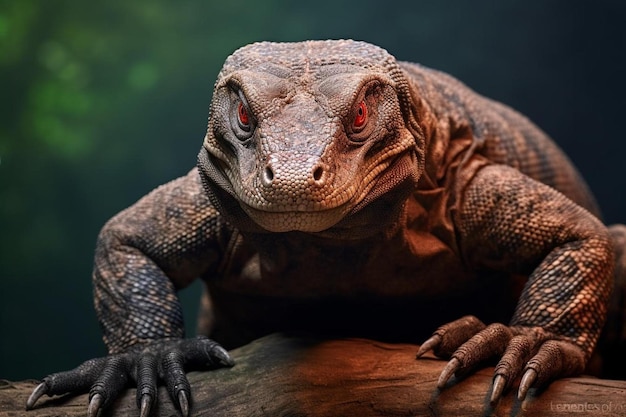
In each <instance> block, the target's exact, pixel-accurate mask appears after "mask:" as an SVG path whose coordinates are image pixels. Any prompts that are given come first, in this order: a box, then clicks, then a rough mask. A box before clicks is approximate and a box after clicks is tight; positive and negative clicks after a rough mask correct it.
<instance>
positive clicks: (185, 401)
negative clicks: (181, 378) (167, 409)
mask: <svg viewBox="0 0 626 417" xmlns="http://www.w3.org/2000/svg"><path fill="white" fill-rule="evenodd" d="M178 405H179V406H180V412H181V414H182V415H183V417H187V416H189V398H188V397H187V393H186V392H185V391H184V390H181V391H180V392H179V393H178Z"/></svg>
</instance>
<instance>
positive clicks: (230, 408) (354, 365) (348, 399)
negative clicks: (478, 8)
mask: <svg viewBox="0 0 626 417" xmlns="http://www.w3.org/2000/svg"><path fill="white" fill-rule="evenodd" d="M416 351H417V346H416V345H410V344H387V343H380V342H375V341H372V340H364V339H342V340H319V339H308V338H302V337H290V336H286V335H281V334H274V335H271V336H267V337H264V338H262V339H259V340H257V341H255V342H253V343H251V344H249V345H246V346H244V347H241V348H239V349H236V350H234V351H232V355H233V357H234V359H235V360H236V361H237V364H236V365H235V367H233V368H231V369H220V370H216V371H210V372H192V373H190V374H189V375H188V376H189V381H190V383H191V387H192V390H193V394H192V395H193V402H192V409H191V414H192V415H194V416H195V415H207V416H216V417H217V416H459V415H463V416H485V415H495V416H511V415H519V416H559V417H564V416H566V415H569V414H572V413H576V414H579V415H598V416H626V381H614V380H601V379H595V378H588V377H580V378H568V379H563V380H560V381H556V382H554V383H552V384H551V385H550V386H549V387H548V388H547V389H546V390H545V391H544V392H542V393H540V395H537V394H539V393H536V392H531V394H532V396H531V398H529V399H527V400H526V401H525V402H524V403H520V402H518V401H516V400H515V398H514V392H509V393H508V394H507V395H506V397H505V398H503V399H502V400H501V401H500V403H499V404H497V405H496V406H495V407H491V406H490V405H489V400H488V398H489V397H488V396H489V391H490V386H491V379H492V372H493V368H490V367H489V368H485V369H483V370H480V371H478V372H477V373H475V374H473V375H471V376H469V377H467V378H465V379H463V380H458V379H453V380H452V381H451V382H450V383H449V384H448V386H447V388H446V389H444V390H443V391H438V390H437V388H436V381H437V378H438V376H439V373H440V372H441V370H442V368H443V366H444V365H445V362H444V361H441V360H439V359H436V358H434V357H433V356H427V357H425V358H422V359H420V360H415V352H416ZM35 386H36V381H22V382H8V381H1V382H0V417H9V416H11V417H12V416H26V417H44V416H46V417H50V416H86V415H87V404H88V396H87V394H85V395H81V396H77V397H57V398H52V399H48V398H47V397H46V398H42V399H41V400H40V402H39V403H38V404H37V407H36V408H35V409H34V410H32V411H28V412H27V411H24V404H25V403H26V399H27V398H28V396H29V395H30V393H31V392H32V390H33V389H34V387H35ZM101 415H102V416H116V417H122V416H124V417H125V416H133V417H136V416H138V415H139V411H138V409H137V405H136V401H135V390H134V389H129V390H127V392H126V393H125V394H124V395H122V396H121V397H120V398H119V399H118V400H117V401H116V402H115V403H114V405H113V407H112V409H110V410H105V412H104V413H102V414H101ZM152 415H153V416H176V415H179V412H178V410H177V409H176V408H175V407H174V406H173V405H172V402H171V400H170V399H169V398H168V395H167V392H166V391H165V389H164V388H163V387H161V388H160V390H159V405H158V407H157V408H156V409H155V410H154V411H153V413H152Z"/></svg>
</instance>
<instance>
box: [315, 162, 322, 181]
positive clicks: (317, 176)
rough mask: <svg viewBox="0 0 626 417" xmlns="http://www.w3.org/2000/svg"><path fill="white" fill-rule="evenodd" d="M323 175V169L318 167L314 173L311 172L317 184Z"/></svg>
mask: <svg viewBox="0 0 626 417" xmlns="http://www.w3.org/2000/svg"><path fill="white" fill-rule="evenodd" d="M323 175H324V168H322V167H320V166H318V167H317V168H315V171H313V179H314V180H315V182H319V181H320V180H321V179H322V176H323Z"/></svg>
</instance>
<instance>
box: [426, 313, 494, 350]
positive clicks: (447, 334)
mask: <svg viewBox="0 0 626 417" xmlns="http://www.w3.org/2000/svg"><path fill="white" fill-rule="evenodd" d="M484 328H485V325H484V324H483V322H481V321H480V320H478V319H477V318H476V317H474V316H465V317H462V318H460V319H458V320H455V321H453V322H450V323H447V324H444V325H443V326H441V327H439V328H438V329H437V330H436V331H435V333H433V335H432V336H431V337H430V338H429V339H428V340H427V341H426V342H424V343H423V344H422V346H421V347H420V349H419V350H418V352H417V357H418V358H419V357H420V356H422V355H423V354H424V353H426V352H428V351H429V350H431V349H432V351H433V353H434V354H435V355H436V356H438V357H440V358H449V357H451V355H452V353H454V352H455V351H456V350H457V349H458V348H459V347H460V346H461V345H462V344H463V343H465V342H467V341H468V340H469V339H470V338H471V337H472V336H474V335H475V334H476V333H478V332H480V331H481V330H483V329H484Z"/></svg>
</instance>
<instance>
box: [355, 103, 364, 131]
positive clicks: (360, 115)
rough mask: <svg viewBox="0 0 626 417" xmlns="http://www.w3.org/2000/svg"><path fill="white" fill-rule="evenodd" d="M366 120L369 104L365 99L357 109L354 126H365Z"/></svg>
mask: <svg viewBox="0 0 626 417" xmlns="http://www.w3.org/2000/svg"><path fill="white" fill-rule="evenodd" d="M366 122H367V104H365V101H362V102H361V103H359V107H357V109H356V115H355V116H354V123H353V126H354V127H355V128H357V129H359V128H362V127H363V126H365V123H366Z"/></svg>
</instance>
